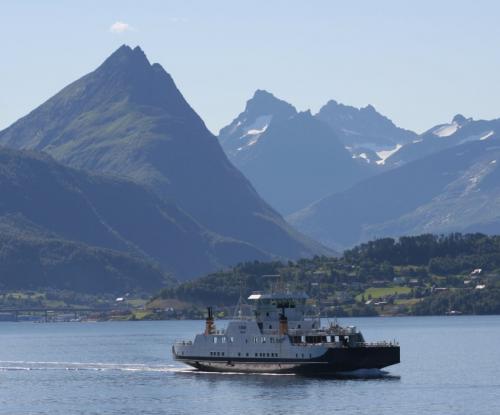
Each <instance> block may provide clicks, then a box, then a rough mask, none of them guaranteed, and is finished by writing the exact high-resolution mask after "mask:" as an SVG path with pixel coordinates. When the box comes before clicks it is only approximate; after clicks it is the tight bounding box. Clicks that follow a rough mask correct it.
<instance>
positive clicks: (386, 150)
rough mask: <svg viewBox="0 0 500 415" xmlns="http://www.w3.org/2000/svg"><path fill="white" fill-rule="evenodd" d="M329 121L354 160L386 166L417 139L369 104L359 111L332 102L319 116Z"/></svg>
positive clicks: (329, 102)
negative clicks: (390, 158) (389, 158)
mask: <svg viewBox="0 0 500 415" xmlns="http://www.w3.org/2000/svg"><path fill="white" fill-rule="evenodd" d="M315 117H316V118H318V119H319V120H322V121H324V122H326V123H327V124H328V125H329V126H330V127H331V128H332V129H333V131H334V132H335V134H337V136H338V137H339V139H340V140H341V141H342V142H343V143H344V145H345V146H346V148H347V149H348V150H349V151H350V152H351V153H352V154H353V156H354V157H356V158H360V159H362V160H364V161H365V162H367V163H371V164H375V163H376V164H378V165H383V164H384V162H385V159H386V158H387V157H389V156H390V155H391V154H393V153H395V152H396V151H398V150H399V149H400V148H401V147H402V146H403V145H405V144H407V143H411V142H412V141H413V140H415V139H417V134H416V133H414V132H413V131H409V130H405V129H403V128H399V127H397V126H396V125H394V123H393V122H392V121H391V120H390V119H389V118H387V117H385V116H383V115H382V114H380V113H379V112H377V110H376V109H375V108H374V107H373V106H371V105H368V106H366V107H364V108H355V107H351V106H348V105H343V104H340V103H338V102H337V101H334V100H331V101H328V102H327V103H326V104H325V105H324V106H323V107H322V108H321V109H320V110H319V112H318V113H317V114H316V115H315Z"/></svg>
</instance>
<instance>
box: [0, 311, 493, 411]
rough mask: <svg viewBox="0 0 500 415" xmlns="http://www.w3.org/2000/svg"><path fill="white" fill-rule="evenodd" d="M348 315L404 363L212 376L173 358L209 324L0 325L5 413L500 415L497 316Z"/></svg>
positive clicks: (0, 405) (0, 395)
mask: <svg viewBox="0 0 500 415" xmlns="http://www.w3.org/2000/svg"><path fill="white" fill-rule="evenodd" d="M340 322H341V323H342V324H349V325H355V326H358V327H359V328H361V329H362V331H363V333H364V334H365V337H366V339H367V340H381V339H387V340H392V339H394V338H395V339H397V340H398V341H399V342H400V344H401V361H402V362H401V364H399V365H396V366H393V367H390V368H388V369H387V372H388V373H387V374H382V375H380V374H379V375H378V376H371V375H375V374H373V373H371V374H369V375H370V376H364V377H354V378H353V377H347V378H338V379H312V378H303V377H298V376H293V375H282V376H278V375H242V374H209V373H200V372H196V371H193V370H190V369H188V368H186V367H185V366H183V365H182V364H179V363H177V362H175V361H173V360H172V358H171V355H170V345H171V343H172V342H173V341H174V340H175V339H177V338H191V337H192V336H193V335H194V334H195V333H196V332H199V331H200V330H202V329H203V322H202V321H160V322H106V323H55V324H34V323H1V324H0V414H9V415H17V414H23V415H26V414H51V415H56V414H65V415H66V414H134V415H137V414H307V413H336V414H386V413H391V414H422V413H436V414H470V413H474V414H492V413H500V316H485V317H465V316H463V317H401V318H359V319H341V321H340ZM221 324H223V322H219V325H221Z"/></svg>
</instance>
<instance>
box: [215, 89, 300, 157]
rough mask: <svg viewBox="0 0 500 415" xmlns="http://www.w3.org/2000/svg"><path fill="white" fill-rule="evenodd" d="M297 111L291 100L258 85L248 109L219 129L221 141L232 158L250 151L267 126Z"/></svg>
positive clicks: (295, 113) (285, 118)
mask: <svg viewBox="0 0 500 415" xmlns="http://www.w3.org/2000/svg"><path fill="white" fill-rule="evenodd" d="M295 115H297V110H296V109H295V107H294V106H293V105H291V104H289V103H288V102H286V101H283V100H281V99H278V98H276V97H275V96H274V95H273V94H271V93H269V92H267V91H264V90H262V89H258V90H257V91H255V93H254V95H253V97H252V98H251V99H249V100H248V101H247V103H246V106H245V110H244V111H243V112H242V113H241V114H239V115H238V116H237V117H236V118H235V119H234V120H233V121H232V122H231V124H229V125H228V126H226V127H224V128H222V129H221V130H220V132H219V141H220V143H221V145H222V148H223V149H224V151H225V152H226V154H227V155H228V157H229V159H230V160H231V161H234V160H235V159H237V158H238V157H239V155H240V153H241V152H242V151H243V153H244V154H245V153H247V151H248V150H249V149H251V148H252V146H253V145H254V144H256V143H257V141H258V140H259V138H260V137H261V136H262V134H263V133H264V132H265V131H266V130H267V128H268V127H269V124H270V123H271V121H273V122H276V121H278V122H282V121H286V120H287V119H289V118H291V117H293V116H295Z"/></svg>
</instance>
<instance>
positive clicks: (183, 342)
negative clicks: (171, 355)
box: [174, 340, 193, 346]
mask: <svg viewBox="0 0 500 415" xmlns="http://www.w3.org/2000/svg"><path fill="white" fill-rule="evenodd" d="M174 344H175V345H176V346H191V345H192V344H193V341H192V340H175V341H174Z"/></svg>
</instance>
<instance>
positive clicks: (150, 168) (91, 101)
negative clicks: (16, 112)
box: [0, 46, 327, 275]
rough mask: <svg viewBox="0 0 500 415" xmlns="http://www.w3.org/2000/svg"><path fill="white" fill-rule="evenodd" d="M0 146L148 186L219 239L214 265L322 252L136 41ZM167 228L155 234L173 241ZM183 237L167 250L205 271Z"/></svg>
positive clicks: (205, 260)
mask: <svg viewBox="0 0 500 415" xmlns="http://www.w3.org/2000/svg"><path fill="white" fill-rule="evenodd" d="M0 144H4V145H6V146H9V147H13V148H16V149H31V150H36V151H43V152H46V153H48V154H50V155H51V156H52V157H54V158H55V159H56V160H58V161H60V162H62V163H64V164H66V165H68V166H71V167H74V168H78V169H85V170H88V171H91V172H97V173H106V174H114V175H120V176H124V177H128V178H129V179H132V180H134V181H136V182H137V183H139V184H141V185H145V186H147V187H149V188H151V189H153V191H154V192H155V193H156V194H157V195H158V196H160V197H161V198H163V199H166V200H169V201H171V202H172V204H176V205H177V206H178V207H177V208H175V209H176V210H177V211H178V212H181V211H182V212H184V213H185V214H184V215H181V216H182V218H181V219H179V220H180V221H181V222H182V221H183V220H184V219H185V217H186V216H190V217H191V218H192V220H190V221H189V226H192V225H193V223H197V224H198V225H196V226H198V231H195V232H194V233H199V234H200V233H201V231H199V230H200V229H205V230H207V231H208V232H211V233H213V234H215V235H217V237H219V238H220V239H221V240H224V241H226V243H219V244H217V245H216V250H217V257H218V258H224V261H223V263H234V262H237V261H239V260H241V258H242V257H246V258H248V256H249V253H250V252H252V253H253V254H255V256H256V257H258V258H262V256H263V255H264V256H268V257H271V256H272V257H280V258H297V257H301V256H309V255H313V254H317V253H325V252H327V251H326V250H325V248H323V247H322V246H320V245H319V244H317V243H315V242H313V241H311V240H309V239H308V238H306V237H304V236H303V235H301V234H299V233H298V232H296V231H295V230H294V229H292V228H291V227H290V226H289V225H288V224H287V223H286V222H285V221H284V219H283V218H282V217H281V216H280V215H279V214H278V213H276V212H275V211H274V210H273V209H272V208H271V207H270V206H269V205H267V204H266V203H265V202H264V201H263V200H262V199H261V198H260V197H259V195H258V194H257V193H256V191H255V190H254V188H253V187H252V186H251V184H250V183H249V182H248V181H247V180H246V179H245V177H244V176H243V175H242V174H241V173H240V172H239V171H238V170H237V169H236V168H235V167H233V165H232V164H231V163H230V162H229V161H228V159H227V158H226V156H225V154H224V152H223V151H222V149H221V147H220V145H219V143H218V141H217V139H216V138H215V137H214V136H213V135H212V134H211V133H210V132H209V131H208V130H207V128H206V127H205V124H204V123H203V121H202V120H201V118H200V117H199V116H198V115H197V114H196V113H195V112H194V111H193V109H192V108H191V107H190V106H189V104H188V103H187V102H186V101H185V99H184V98H183V96H182V95H181V93H180V92H179V90H178V89H177V87H176V86H175V84H174V81H173V80H172V78H171V76H170V75H169V74H168V73H167V72H166V71H165V70H164V69H163V68H162V67H161V66H160V65H159V64H156V63H155V64H150V63H149V61H148V59H147V58H146V56H145V54H144V52H143V51H142V50H141V49H140V48H139V47H136V48H135V49H131V48H130V47H128V46H122V47H120V48H119V49H118V50H116V51H115V52H114V53H113V54H112V55H111V56H110V57H109V58H108V59H106V61H105V62H104V63H103V64H102V65H101V66H99V67H98V68H97V69H96V70H95V71H93V72H91V73H89V74H88V75H85V76H84V77H82V78H80V79H79V80H77V81H75V82H73V83H72V84H70V85H68V86H67V87H66V88H64V89H63V90H62V91H60V92H59V93H57V94H56V95H55V96H53V97H52V98H50V99H49V100H48V101H47V102H45V103H43V104H42V105H40V106H39V107H38V108H36V109H35V110H33V111H32V112H31V113H29V114H28V115H26V116H25V117H23V118H21V119H20V120H18V121H17V122H15V123H14V124H13V125H11V126H10V127H8V128H7V129H6V130H4V131H2V132H0ZM172 209H174V208H172ZM174 218H175V215H174ZM144 220H147V218H145V219H144ZM172 221H173V222H174V223H175V222H176V221H177V218H175V219H172ZM127 226H129V227H130V228H134V229H135V230H136V232H142V238H143V239H145V240H147V239H148V238H149V237H150V236H149V234H148V231H146V230H145V229H140V228H139V227H138V225H136V224H134V223H129V224H128V225H127ZM193 226H194V225H193ZM156 233H157V232H156ZM174 235H175V234H172V235H170V236H165V238H170V237H171V238H172V240H175V238H174ZM196 240H197V241H201V240H203V237H202V235H201V234H200V236H199V237H198V238H197V239H196ZM189 241H191V242H193V240H190V238H187V239H186V244H185V245H183V246H184V248H185V250H184V251H182V250H180V249H179V250H178V251H176V252H177V253H181V252H182V255H181V256H180V257H178V262H182V263H185V266H186V267H188V268H190V272H191V271H193V270H196V269H197V270H199V271H200V272H201V271H203V272H206V271H209V270H210V269H213V265H210V264H211V263H212V260H211V259H210V258H209V257H210V252H207V253H205V252H204V251H203V249H204V247H205V246H206V245H204V244H203V243H201V242H200V245H196V244H194V245H191V243H190V242H189ZM228 241H231V242H228ZM150 243H151V244H155V242H154V241H153V240H151V241H150ZM157 249H161V248H157ZM242 250H243V251H244V252H243V254H242ZM200 253H201V255H200ZM170 259H171V258H169V259H168V261H165V262H169V261H170ZM184 275H187V273H186V274H184Z"/></svg>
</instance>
